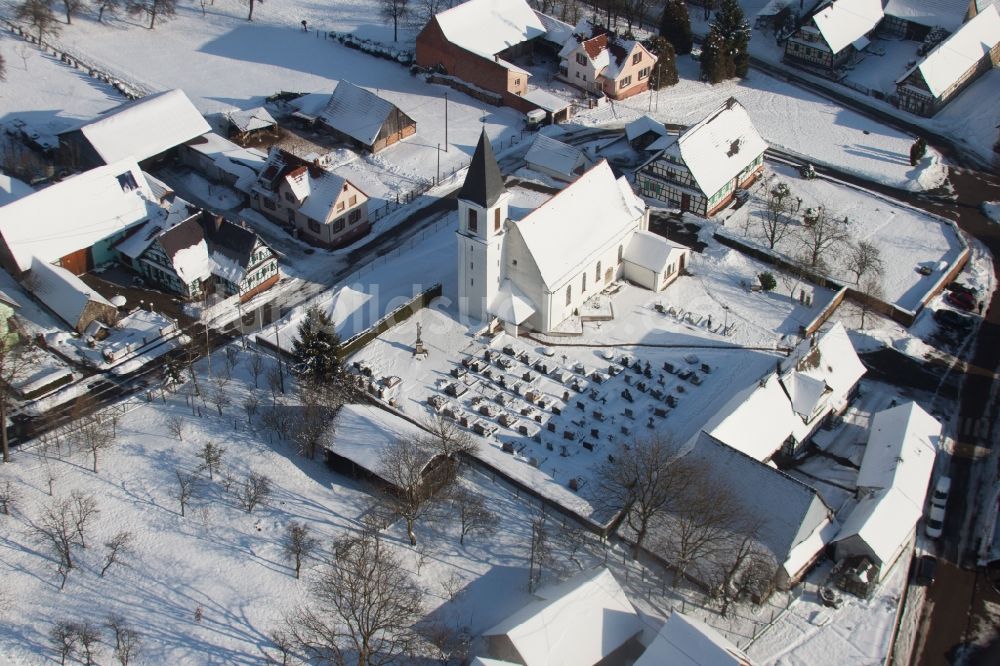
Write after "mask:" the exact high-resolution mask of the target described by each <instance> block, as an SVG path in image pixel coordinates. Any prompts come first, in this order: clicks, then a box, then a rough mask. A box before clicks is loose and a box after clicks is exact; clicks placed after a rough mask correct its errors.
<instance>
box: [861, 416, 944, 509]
mask: <svg viewBox="0 0 1000 666" xmlns="http://www.w3.org/2000/svg"><path fill="white" fill-rule="evenodd" d="M940 436H941V424H940V423H938V422H937V420H936V419H935V418H934V417H933V416H931V415H930V414H928V413H927V412H925V411H924V410H923V409H921V407H920V405H918V404H917V403H915V402H907V403H905V404H902V405H897V406H896V407H892V408H890V409H885V410H882V411H881V412H878V413H876V414H875V416H873V417H872V423H871V429H870V430H869V433H868V444H867V446H866V447H865V456H864V458H863V459H862V461H861V470H860V471H859V472H858V480H857V486H858V488H878V489H883V488H896V489H897V490H899V491H900V492H902V493H903V494H904V495H906V496H907V497H908V498H909V499H910V501H911V502H913V503H914V505H916V506H918V507H922V506H923V505H924V499H925V497H926V496H927V485H928V483H930V479H931V473H932V472H933V471H934V457H935V456H936V455H937V445H938V439H939V438H940Z"/></svg>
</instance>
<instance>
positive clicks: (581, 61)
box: [576, 53, 587, 65]
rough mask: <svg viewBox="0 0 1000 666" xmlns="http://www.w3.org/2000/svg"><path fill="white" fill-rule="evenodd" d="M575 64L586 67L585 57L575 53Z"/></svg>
mask: <svg viewBox="0 0 1000 666" xmlns="http://www.w3.org/2000/svg"><path fill="white" fill-rule="evenodd" d="M576 62H577V63H578V64H580V65H586V64H587V56H585V55H584V54H582V53H577V54H576Z"/></svg>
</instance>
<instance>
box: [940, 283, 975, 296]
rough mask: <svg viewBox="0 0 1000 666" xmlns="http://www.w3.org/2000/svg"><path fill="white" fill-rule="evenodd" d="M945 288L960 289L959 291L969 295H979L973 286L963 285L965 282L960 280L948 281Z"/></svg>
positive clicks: (949, 289) (950, 289)
mask: <svg viewBox="0 0 1000 666" xmlns="http://www.w3.org/2000/svg"><path fill="white" fill-rule="evenodd" d="M945 289H947V290H948V291H960V292H964V293H966V294H968V295H969V296H978V295H979V292H978V291H976V289H975V288H973V287H969V286H968V285H965V284H963V283H961V282H958V281H956V282H951V283H949V284H948V285H947V286H946V287H945Z"/></svg>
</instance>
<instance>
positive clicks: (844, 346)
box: [782, 322, 866, 398]
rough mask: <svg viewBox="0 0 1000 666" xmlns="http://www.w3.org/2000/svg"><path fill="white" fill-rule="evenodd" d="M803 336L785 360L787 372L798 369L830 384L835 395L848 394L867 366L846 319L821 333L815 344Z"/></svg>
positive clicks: (842, 395) (797, 370)
mask: <svg viewBox="0 0 1000 666" xmlns="http://www.w3.org/2000/svg"><path fill="white" fill-rule="evenodd" d="M810 345H812V341H811V340H803V341H802V342H801V343H799V345H798V346H797V347H796V348H795V349H794V350H793V351H792V353H791V354H789V356H788V358H787V359H785V361H784V362H783V363H782V368H783V369H784V371H785V373H786V374H785V375H784V376H787V373H788V372H791V371H792V370H794V371H795V372H798V373H802V374H804V375H806V376H808V377H812V378H814V379H818V380H820V381H822V382H824V383H825V384H826V385H827V386H829V387H830V388H831V389H832V390H833V393H834V396H837V397H841V398H842V397H844V396H846V394H847V392H848V391H850V390H851V388H853V386H854V385H855V384H857V383H858V380H860V379H861V378H862V377H863V376H864V374H865V372H866V370H865V366H864V364H863V363H862V362H861V359H860V358H858V353H857V351H856V350H855V349H854V345H853V344H852V343H851V339H850V337H849V336H848V334H847V329H846V328H844V324H843V323H842V322H837V323H836V324H834V325H833V326H831V327H830V329H829V330H827V331H826V332H824V333H822V334H821V335H818V337H817V338H816V340H815V346H810Z"/></svg>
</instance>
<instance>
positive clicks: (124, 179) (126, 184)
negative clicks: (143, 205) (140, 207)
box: [118, 171, 139, 192]
mask: <svg viewBox="0 0 1000 666" xmlns="http://www.w3.org/2000/svg"><path fill="white" fill-rule="evenodd" d="M118 184H119V185H120V186H121V188H122V192H131V191H132V190H137V189H139V184H138V183H136V182H135V176H133V175H132V172H131V171H126V172H125V173H123V174H121V175H119V176H118Z"/></svg>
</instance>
